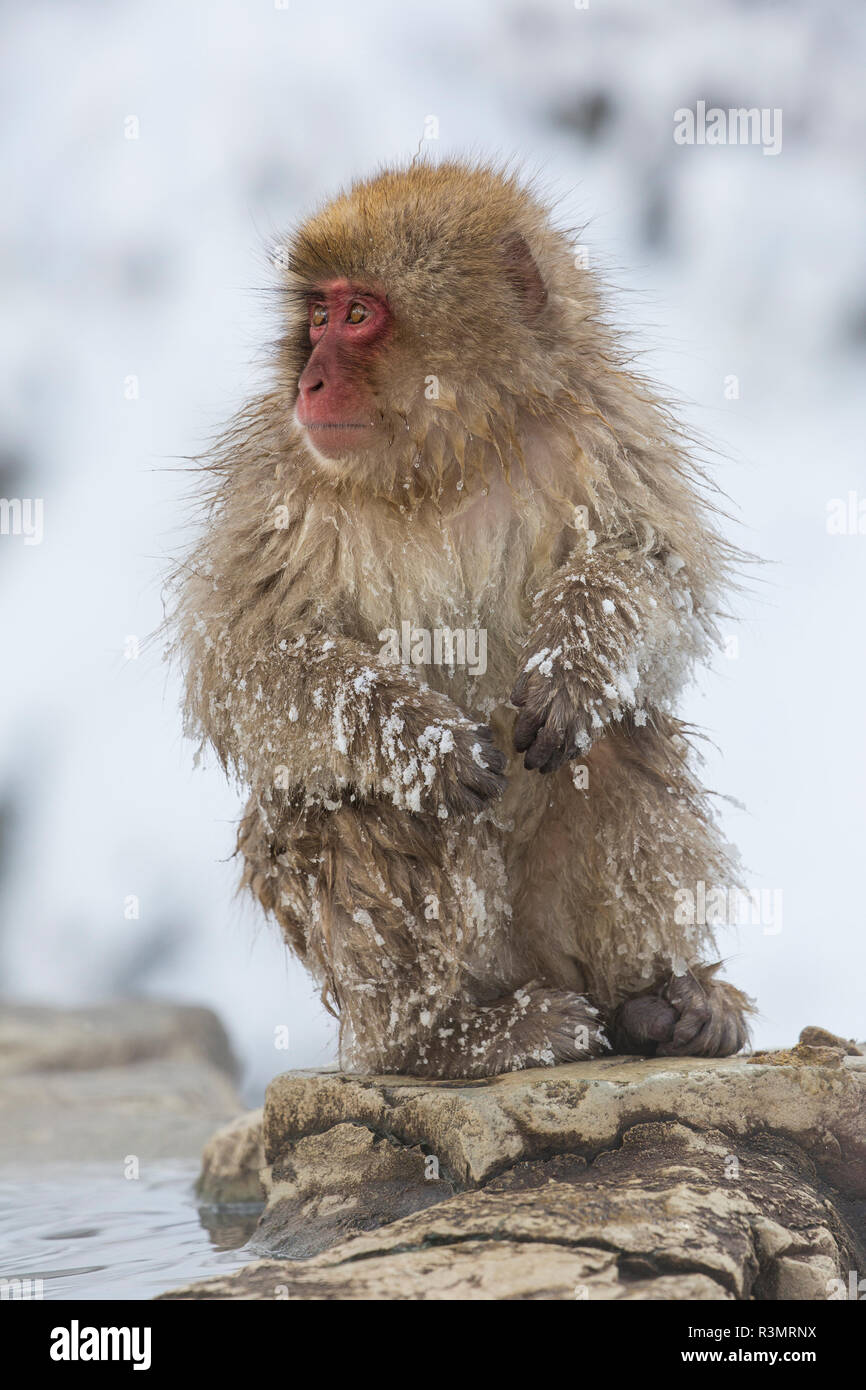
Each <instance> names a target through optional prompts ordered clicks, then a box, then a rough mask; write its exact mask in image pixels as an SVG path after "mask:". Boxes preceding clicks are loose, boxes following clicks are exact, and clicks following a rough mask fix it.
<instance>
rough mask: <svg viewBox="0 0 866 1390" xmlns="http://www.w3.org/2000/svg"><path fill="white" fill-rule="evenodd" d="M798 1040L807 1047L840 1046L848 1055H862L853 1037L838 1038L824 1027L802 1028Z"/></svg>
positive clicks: (861, 1050)
mask: <svg viewBox="0 0 866 1390" xmlns="http://www.w3.org/2000/svg"><path fill="white" fill-rule="evenodd" d="M798 1041H799V1042H801V1043H805V1044H806V1046H807V1047H841V1049H842V1051H843V1052H844V1053H845V1054H846V1056H848V1057H862V1056H863V1049H862V1048H861V1047H859V1046H858V1045H857V1043H856V1042H855V1041H854V1039H853V1038H839V1037H837V1036H836V1034H835V1033H830V1032H828V1031H827V1029H826V1028H815V1027H809V1028H804V1029H803V1031H802V1032H801V1034H800V1037H799V1039H798Z"/></svg>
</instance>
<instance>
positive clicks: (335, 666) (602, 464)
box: [173, 163, 748, 1076]
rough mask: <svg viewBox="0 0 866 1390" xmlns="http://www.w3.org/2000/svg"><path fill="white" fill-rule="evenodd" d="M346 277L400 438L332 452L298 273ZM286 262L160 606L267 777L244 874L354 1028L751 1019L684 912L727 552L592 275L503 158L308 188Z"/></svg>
mask: <svg viewBox="0 0 866 1390" xmlns="http://www.w3.org/2000/svg"><path fill="white" fill-rule="evenodd" d="M521 248H522V249H523V250H526V251H527V255H526V256H524V255H523V251H522V249H521ZM337 275H338V276H346V277H348V278H349V279H350V280H352V279H356V280H358V281H359V282H362V283H364V284H369V285H372V286H373V287H378V288H380V290H381V291H382V292H384V293H386V294H387V296H388V299H389V302H390V304H391V307H392V310H393V313H394V317H395V325H396V331H395V334H394V340H393V342H392V343H391V344H389V349H388V352H387V354H384V355H383V358H382V361H381V363H379V364H377V365H376V366H375V367H374V368H373V369H372V380H371V389H372V390H373V392H374V396H375V400H376V403H377V409H378V412H379V419H380V421H381V425H382V429H383V431H384V436H385V440H386V442H385V443H384V444H383V447H382V448H381V449H377V450H375V451H373V453H372V455H371V454H370V453H367V454H358V455H357V456H355V457H349V458H347V459H346V460H345V461H342V460H341V461H340V462H339V463H334V462H329V461H327V460H324V459H322V458H319V457H318V456H317V455H316V454H315V452H314V451H313V450H312V449H311V448H310V447H309V446H308V445H307V443H306V442H305V439H304V437H303V434H302V432H301V431H300V430H299V429H298V428H297V426H295V425H294V423H293V420H292V410H293V405H294V400H295V395H296V386H297V379H298V376H299V374H300V371H301V369H302V367H303V364H304V361H305V359H306V355H307V354H308V352H309V343H308V340H307V336H306V317H305V308H304V305H305V295H306V293H307V292H308V290H309V287H310V286H311V285H315V284H316V283H317V282H318V281H319V280H320V279H321V278H323V277H328V276H337ZM282 295H283V314H284V322H285V332H284V335H283V338H282V340H281V343H280V347H279V351H278V362H277V370H276V373H275V380H274V384H273V386H272V387H271V389H270V390H268V391H267V392H265V393H264V394H263V395H261V396H260V397H259V398H257V399H255V400H253V401H252V402H251V403H250V404H249V405H248V406H247V407H246V408H245V409H244V410H243V411H242V412H241V413H240V414H239V416H238V417H237V418H236V420H235V421H234V422H233V424H232V425H231V427H230V428H229V430H228V432H227V433H226V435H225V436H224V438H223V440H222V441H221V443H220V444H219V446H218V447H217V448H216V449H215V450H214V452H213V454H212V455H211V456H210V458H209V459H208V460H207V469H208V474H209V477H210V480H211V489H210V494H209V501H208V506H209V515H208V520H207V525H206V528H205V530H204V532H203V537H202V540H201V542H200V544H199V545H198V547H197V549H196V551H195V553H194V554H193V555H192V557H191V559H190V561H189V562H188V563H187V564H186V565H184V566H183V567H182V568H181V569H180V570H179V571H178V575H177V577H176V583H175V594H176V597H175V602H174V613H173V624H174V629H175V633H176V643H175V647H176V651H177V653H178V654H179V656H180V658H181V660H182V662H183V665H184V668H185V671H186V691H187V697H186V698H187V703H186V713H187V727H188V730H189V732H191V733H192V734H193V735H195V736H197V737H198V738H199V739H201V740H202V741H206V742H209V743H211V744H212V745H213V747H214V748H215V749H216V751H217V753H218V755H219V757H220V760H221V762H222V764H223V766H224V767H225V768H226V769H227V770H229V771H230V772H232V773H233V774H234V775H235V776H236V777H237V778H238V780H239V781H240V782H241V783H242V784H243V785H244V786H246V787H247V788H248V791H249V802H248V805H247V810H246V813H245V816H244V819H243V822H242V824H241V828H240V832H239V841H238V843H239V848H240V851H241V853H242V855H243V858H244V865H245V867H244V882H245V883H246V884H247V885H248V887H249V888H250V889H251V890H252V891H253V892H254V893H255V894H256V896H257V897H258V898H259V900H260V901H261V902H262V904H263V905H264V907H265V908H266V909H267V910H268V911H269V912H271V913H273V915H274V916H275V917H276V918H277V920H278V921H279V923H280V925H281V927H282V930H283V933H284V936H285V939H286V941H287V943H288V945H289V946H290V948H291V949H292V950H293V951H295V953H296V954H297V955H298V956H299V957H300V958H301V959H302V960H303V961H304V962H305V964H306V965H307V967H308V968H309V969H310V970H311V972H312V973H313V975H314V976H315V978H316V979H317V980H318V981H319V983H320V985H321V987H322V991H323V997H324V998H325V1000H326V1002H327V1003H328V1004H329V1006H330V1007H331V1008H332V1009H333V1010H334V1011H335V1012H336V1013H337V1014H338V1015H339V1017H340V1019H341V1025H342V1030H341V1031H342V1040H343V1047H344V1056H345V1058H346V1060H347V1061H348V1062H351V1063H353V1064H354V1065H356V1066H359V1067H363V1068H366V1069H369V1070H381V1071H412V1072H418V1073H423V1074H428V1075H434V1076H454V1075H485V1074H490V1073H493V1072H496V1071H500V1070H504V1069H509V1068H514V1067H522V1066H527V1065H538V1064H549V1063H552V1062H555V1061H561V1060H570V1059H571V1058H573V1057H575V1056H588V1055H593V1054H595V1053H597V1052H599V1051H602V1050H603V1049H604V1048H605V1047H607V1045H608V1037H609V1036H610V1035H612V1038H613V1042H614V1044H615V1045H617V1046H621V1047H628V1048H633V1049H634V1050H640V1051H646V1052H653V1051H655V1050H656V1049H661V1050H665V1049H668V1050H671V1049H676V1048H677V1047H679V1048H680V1049H681V1050H686V1051H688V1050H689V1049H690V1047H691V1050H694V1051H704V1052H717V1051H732V1050H735V1048H736V1047H739V1046H741V1045H742V1043H743V1041H744V1040H745V1036H746V1029H745V1016H746V1012H747V1008H748V1005H747V1001H746V1000H745V998H744V996H743V995H741V994H740V992H739V991H737V990H735V989H734V988H733V987H732V986H730V985H725V984H723V982H719V981H717V980H716V979H715V976H714V973H713V971H712V970H711V969H710V968H708V967H706V966H704V965H702V961H703V960H704V959H705V956H706V954H707V953H708V952H710V951H712V950H713V943H712V940H711V936H710V932H709V930H708V929H707V928H705V927H700V926H688V925H678V924H677V922H676V920H675V916H674V909H675V899H674V893H675V890H676V888H677V887H683V886H685V887H689V886H694V884H695V883H696V882H697V881H698V880H701V879H702V880H703V881H704V882H706V883H707V884H716V883H727V884H730V883H733V882H735V880H736V871H735V867H734V865H733V863H732V859H731V855H730V852H729V850H728V847H727V846H726V845H725V844H724V842H723V841H722V839H721V837H720V835H719V833H718V830H717V828H716V826H715V823H714V821H713V817H712V813H711V809H710V805H709V801H708V797H707V794H706V793H705V791H704V790H703V789H702V787H701V785H700V783H699V781H698V780H697V777H696V772H695V757H694V754H693V752H692V749H691V746H690V736H689V730H687V729H686V728H685V726H684V725H683V724H682V723H681V722H680V721H679V720H678V719H677V717H676V714H675V702H676V698H677V695H678V693H679V690H680V688H681V687H682V685H683V683H684V682H685V681H686V680H687V679H688V677H689V676H690V674H691V671H692V668H693V665H694V663H695V662H696V661H702V660H704V659H705V658H706V657H707V655H708V653H709V651H710V648H711V646H712V644H713V643H714V641H715V640H716V636H717V634H716V621H717V618H718V616H719V613H720V610H721V608H722V604H723V599H722V595H723V593H724V589H725V586H726V584H728V583H729V581H730V574H731V566H732V563H733V561H734V560H735V556H734V555H733V553H732V551H731V550H730V548H729V547H728V545H727V544H726V543H725V541H724V540H722V539H721V537H720V536H719V534H718V533H717V531H716V529H715V526H714V523H713V516H712V507H711V506H710V504H709V501H708V497H707V491H706V488H705V485H704V482H703V480H702V478H701V477H700V474H699V473H698V471H697V470H696V468H695V467H694V465H693V464H692V462H691V459H690V454H689V448H688V444H687V441H686V440H685V439H684V437H683V436H682V435H681V433H680V432H679V430H678V429H677V427H676V425H675V423H674V422H673V420H672V419H671V417H670V415H669V413H668V412H667V410H666V409H665V407H664V406H663V405H662V403H661V402H660V401H659V399H658V398H657V396H656V395H655V393H654V392H653V391H652V389H651V388H650V387H649V386H648V385H647V383H645V382H644V381H643V380H642V379H641V378H639V377H638V376H636V375H635V374H633V372H632V371H631V370H630V369H629V366H628V363H627V360H626V358H625V356H624V353H623V352H622V350H621V349H620V348H619V346H618V344H617V341H616V338H615V335H614V334H613V332H612V331H611V329H610V328H608V327H607V326H606V324H605V322H604V318H603V313H602V304H601V299H600V295H599V291H598V288H597V286H596V284H595V282H594V280H593V279H592V277H591V276H590V275H589V273H588V272H587V271H586V270H585V269H579V268H576V267H575V265H574V260H573V255H572V252H571V250H570V247H569V244H568V241H567V239H566V237H565V236H564V235H563V234H562V233H560V232H558V231H556V230H555V229H554V227H553V226H552V224H551V221H550V218H549V216H548V213H547V211H546V209H545V208H544V207H543V205H541V204H540V203H539V202H537V201H536V200H535V199H534V197H533V196H532V195H531V194H530V193H529V192H527V191H526V190H525V189H524V188H523V187H522V186H521V185H520V184H519V183H518V182H517V181H516V180H515V179H513V178H512V177H510V176H509V175H507V174H503V173H501V172H498V171H496V170H492V169H487V168H474V167H469V166H467V165H462V164H459V163H455V164H443V165H439V166H431V165H428V164H423V163H422V164H416V165H413V166H412V167H411V168H409V169H406V170H395V171H388V172H385V173H384V174H382V175H380V176H378V177H377V178H374V179H372V180H370V181H369V182H366V183H361V184H358V185H357V186H356V187H354V188H353V189H351V190H349V191H348V192H347V193H346V194H344V195H341V196H340V197H339V198H337V199H336V200H335V201H334V202H333V203H331V204H329V205H328V206H327V207H326V208H325V209H324V210H323V211H322V212H320V213H319V214H318V215H317V216H315V217H313V218H312V219H310V221H309V222H308V223H306V224H305V225H304V226H303V227H302V228H301V229H300V231H299V232H298V234H297V235H296V237H295V239H294V241H293V242H292V245H291V248H290V257H289V271H288V273H287V275H286V278H285V282H284V284H283V287H282ZM491 314H492V315H493V319H494V321H495V324H496V331H495V333H491V329H490V324H491ZM431 377H432V378H435V379H436V380H437V382H438V389H439V395H438V398H437V399H432V400H431V399H428V398H427V395H426V394H425V384H426V383H428V382H429V380H430V378H431ZM581 509H585V510H581ZM587 517H588V519H589V520H588V525H587V524H586V518H587ZM404 619H408V620H409V621H411V622H412V623H413V624H414V625H415V626H417V627H425V628H428V629H435V628H437V627H450V628H452V629H453V628H459V627H463V628H486V629H487V632H488V641H487V649H488V667H487V670H486V672H485V673H484V674H480V675H478V676H475V677H473V676H471V675H470V674H469V673H468V672H467V671H466V670H465V669H463V668H459V667H458V668H455V669H454V670H453V671H449V670H448V669H447V668H443V667H437V666H433V665H431V666H429V667H426V668H417V667H411V668H408V669H401V668H399V667H394V666H389V665H386V664H383V663H382V662H380V660H379V657H378V653H379V651H380V648H381V646H382V642H381V640H380V637H379V634H380V633H381V632H382V631H383V629H388V628H396V629H399V627H400V623H401V621H402V620H404ZM512 698H513V703H512ZM515 706H516V708H515ZM515 726H516V735H517V749H515V747H514V735H515ZM575 758H576V759H577V764H580V765H583V766H585V767H586V768H587V769H588V788H587V789H581V788H580V787H578V786H576V785H575V781H574V779H573V776H572V773H573V770H574V768H575V766H576V765H577V764H576V763H575V761H574V760H575ZM525 763H528V764H529V765H528V766H525V765H524V764H525ZM538 767H548V768H549V769H550V770H549V771H546V772H544V773H542V772H539V771H538V770H535V769H537V768H538ZM683 979H685V980H686V981H689V982H690V993H689V991H688V990H686V986H685V985H684V984H682V983H679V984H678V983H677V981H678V980H679V981H682V980H683ZM687 993H688V995H689V997H688V999H686V994H687ZM699 995H700V996H702V998H703V1001H704V1002H703V1003H701V1002H700V999H699ZM635 998H640V999H641V1000H642V1002H641V1003H640V1004H638V1005H635V1006H634V1007H631V1008H629V1007H626V1001H628V1000H630V999H635ZM696 1001H697V1002H696ZM707 1001H709V1002H707ZM696 1009H697V1011H698V1013H699V1014H701V1019H702V1021H700V1020H698V1021H696V1018H695V1010H696ZM701 1011H703V1012H701ZM716 1014H718V1015H719V1017H718V1019H716V1018H715V1015H716ZM708 1019H709V1024H708ZM680 1025H682V1026H680ZM678 1027H679V1033H677V1031H676V1030H677V1028H678ZM605 1029H606V1030H607V1033H606V1032H605ZM687 1034H688V1036H686V1035H687Z"/></svg>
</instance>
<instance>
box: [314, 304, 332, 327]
mask: <svg viewBox="0 0 866 1390" xmlns="http://www.w3.org/2000/svg"><path fill="white" fill-rule="evenodd" d="M327 322H328V311H327V309H326V308H325V306H324V304H314V305H313V307H312V310H311V311H310V323H311V324H312V325H313V327H314V328H322V327H323V326H324V325H325V324H326V323H327Z"/></svg>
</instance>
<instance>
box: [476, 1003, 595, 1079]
mask: <svg viewBox="0 0 866 1390" xmlns="http://www.w3.org/2000/svg"><path fill="white" fill-rule="evenodd" d="M460 1033H461V1034H462V1037H461V1043H462V1045H463V1046H464V1047H465V1049H466V1052H467V1053H468V1060H469V1062H470V1065H471V1066H472V1070H473V1072H475V1068H477V1073H475V1074H479V1075H482V1076H494V1075H496V1074H497V1073H498V1072H503V1071H521V1070H522V1069H523V1068H524V1067H551V1066H555V1065H556V1063H557V1062H579V1061H582V1060H584V1059H586V1058H588V1057H598V1056H599V1055H600V1054H601V1053H604V1052H609V1051H610V1050H611V1047H610V1043H609V1042H608V1040H607V1038H606V1037H605V1034H604V1031H603V1029H602V1026H601V1020H600V1016H599V1011H598V1009H596V1008H595V1007H594V1005H592V1004H591V1003H590V1002H589V1000H588V999H587V998H586V997H585V996H584V995H582V994H575V993H574V992H573V991H571V990H568V989H552V988H548V987H547V986H545V985H542V984H538V983H537V982H535V981H532V982H531V983H530V984H528V985H524V986H523V987H522V988H521V989H517V990H515V991H514V993H513V994H511V995H509V996H508V997H507V998H505V999H501V1000H499V1001H498V1003H496V1004H491V1005H489V1006H488V1007H486V1008H483V1009H479V1010H478V1012H477V1013H476V1014H475V1015H474V1016H473V1017H472V1020H471V1021H470V1022H469V1023H468V1025H466V1026H465V1027H463V1028H461V1030H460ZM467 1074H468V1073H467Z"/></svg>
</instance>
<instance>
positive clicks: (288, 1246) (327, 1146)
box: [253, 1124, 454, 1258]
mask: <svg viewBox="0 0 866 1390" xmlns="http://www.w3.org/2000/svg"><path fill="white" fill-rule="evenodd" d="M428 1172H429V1159H428V1157H427V1155H425V1153H424V1151H423V1150H422V1148H421V1147H420V1145H414V1146H410V1147H407V1146H406V1145H404V1144H400V1143H398V1142H396V1141H393V1140H389V1139H388V1138H386V1137H384V1136H382V1135H377V1134H374V1133H372V1132H371V1131H370V1130H369V1129H365V1128H362V1127H360V1126H359V1125H355V1124H339V1125H335V1126H334V1127H333V1129H330V1130H328V1132H327V1133H326V1134H309V1135H305V1136H304V1137H303V1138H301V1139H299V1140H298V1141H297V1143H296V1144H294V1145H292V1148H291V1151H290V1153H288V1154H287V1155H286V1156H285V1157H284V1158H282V1159H278V1160H277V1161H275V1162H274V1163H273V1165H272V1166H271V1167H270V1169H269V1170H266V1173H267V1176H266V1183H267V1187H268V1205H267V1210H266V1212H265V1214H264V1216H263V1217H262V1220H261V1222H260V1224H259V1229H258V1231H257V1233H256V1237H255V1239H254V1241H253V1249H254V1250H260V1249H264V1250H267V1251H268V1252H269V1253H272V1254H277V1255H291V1256H293V1257H295V1258H297V1257H299V1256H306V1255H312V1254H315V1253H316V1252H317V1251H319V1250H323V1249H325V1248H326V1247H327V1246H329V1245H334V1244H335V1243H336V1242H337V1241H338V1240H340V1239H342V1237H343V1236H345V1235H347V1234H351V1233H352V1232H353V1231H367V1230H375V1228H376V1227H378V1226H382V1225H385V1224H386V1223H387V1222H390V1221H395V1220H397V1219H398V1218H399V1217H401V1216H406V1215H408V1214H409V1213H410V1212H414V1211H419V1210H420V1209H422V1208H423V1207H429V1206H431V1205H432V1204H433V1203H434V1202H441V1201H442V1200H443V1199H444V1198H445V1197H450V1196H451V1194H452V1193H453V1192H454V1185H453V1184H452V1183H450V1182H448V1181H446V1180H445V1179H442V1178H437V1177H433V1178H430V1177H429V1176H428Z"/></svg>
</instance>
